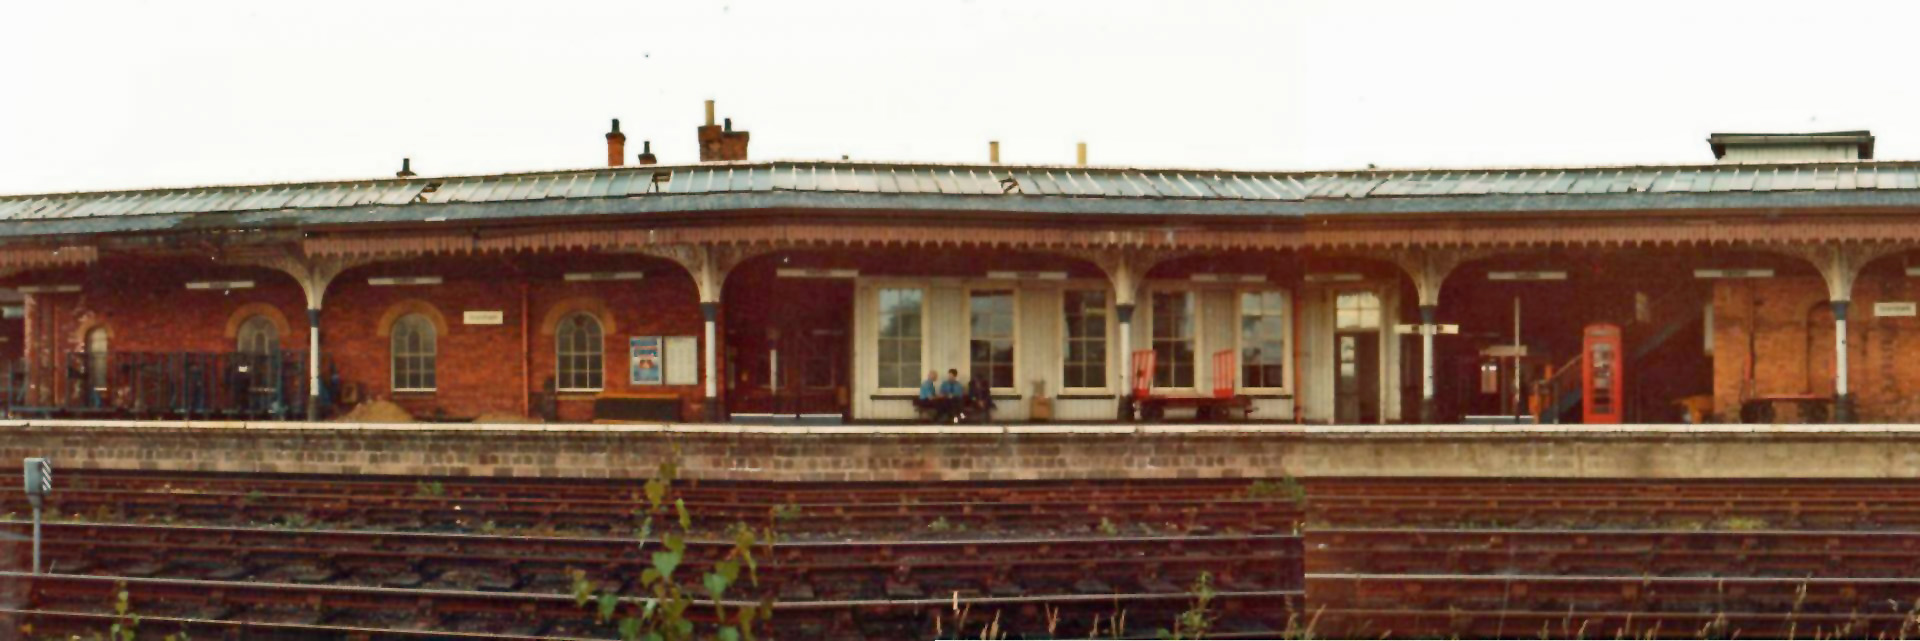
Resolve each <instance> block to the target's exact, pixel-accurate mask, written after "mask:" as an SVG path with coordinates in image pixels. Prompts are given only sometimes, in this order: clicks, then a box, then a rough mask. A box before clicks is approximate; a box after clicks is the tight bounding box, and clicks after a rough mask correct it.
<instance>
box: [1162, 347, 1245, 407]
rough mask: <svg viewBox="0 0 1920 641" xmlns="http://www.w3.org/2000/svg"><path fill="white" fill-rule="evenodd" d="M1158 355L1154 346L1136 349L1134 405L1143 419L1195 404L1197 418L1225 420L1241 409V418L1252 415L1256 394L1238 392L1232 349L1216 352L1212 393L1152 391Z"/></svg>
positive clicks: (1237, 374)
mask: <svg viewBox="0 0 1920 641" xmlns="http://www.w3.org/2000/svg"><path fill="white" fill-rule="evenodd" d="M1157 358H1158V356H1157V355H1156V354H1155V353H1154V351H1153V350H1150V349H1143V350H1140V351H1137V352H1134V353H1133V371H1134V377H1133V405H1134V407H1135V408H1138V410H1139V412H1140V418H1141V420H1149V421H1157V420H1162V419H1164V418H1166V415H1167V408H1169V407H1191V408H1193V417H1194V420H1200V421H1213V420H1226V419H1227V418H1228V417H1229V416H1232V413H1233V412H1239V413H1240V418H1241V419H1242V420H1244V419H1246V418H1248V417H1251V416H1252V415H1253V397H1250V396H1247V395H1244V394H1239V393H1236V388H1238V387H1239V385H1238V383H1239V373H1240V369H1239V367H1238V366H1237V364H1236V362H1235V360H1234V353H1233V350H1220V351H1218V352H1214V354H1213V394H1212V395H1211V396H1190V395H1164V394H1155V393H1153V368H1154V365H1156V364H1157V363H1156V359H1157Z"/></svg>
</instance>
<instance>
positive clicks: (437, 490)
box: [413, 481, 447, 498]
mask: <svg viewBox="0 0 1920 641" xmlns="http://www.w3.org/2000/svg"><path fill="white" fill-rule="evenodd" d="M413 495H414V496H418V497H426V498H437V497H442V496H446V495H447V486H445V485H442V484H441V483H440V482H439V481H421V482H419V483H415V484H414V487H413Z"/></svg>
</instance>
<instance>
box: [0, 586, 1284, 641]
mask: <svg viewBox="0 0 1920 641" xmlns="http://www.w3.org/2000/svg"><path fill="white" fill-rule="evenodd" d="M9 581H11V582H16V583H20V584H24V585H26V586H27V587H26V590H27V592H28V593H29V594H30V595H31V599H32V601H33V604H34V607H33V608H31V609H17V608H16V609H11V610H0V619H7V618H10V619H12V621H9V623H13V624H15V625H18V624H28V625H31V626H33V629H34V630H35V632H36V633H61V632H66V631H69V630H85V629H93V630H97V629H99V628H98V626H99V624H100V623H101V622H102V621H103V620H104V619H111V618H112V616H113V614H114V612H113V610H112V609H111V608H112V606H111V604H112V603H113V602H114V601H113V599H114V597H113V594H114V592H115V591H116V590H120V589H124V590H126V591H127V592H128V593H129V595H130V599H129V600H130V601H131V602H132V610H133V611H134V612H137V613H139V614H140V616H141V617H142V619H143V620H144V621H146V622H147V623H143V626H148V627H146V629H150V630H157V631H160V632H172V631H174V630H178V629H185V630H188V631H189V632H192V633H193V634H194V636H196V637H202V638H204V637H212V636H218V635H220V634H221V633H232V632H234V631H236V630H245V629H248V628H251V629H253V631H255V632H256V633H272V636H269V637H267V638H276V637H281V638H286V637H291V638H340V637H342V636H345V637H350V638H363V639H372V638H409V637H411V638H421V637H440V636H446V637H456V636H457V637H461V638H542V639H607V638H616V637H615V635H616V628H615V627H614V624H613V623H611V622H605V621H598V620H596V618H595V612H594V609H593V608H592V607H582V606H581V605H580V604H579V603H578V602H577V601H576V600H575V599H574V598H573V597H571V596H568V595H558V594H540V593H528V592H488V591H474V590H432V589H409V588H382V587H367V586H332V585H299V584H287V583H261V582H235V581H208V580H192V579H132V578H120V577H97V576H73V575H38V576H34V575H26V574H20V573H13V572H0V583H4V582H9ZM1300 598H1301V592H1300V590H1298V589H1297V588H1296V589H1291V590H1286V589H1258V590H1221V591H1219V592H1217V593H1216V596H1215V601H1214V604H1215V607H1216V608H1218V612H1219V613H1220V614H1221V616H1222V619H1221V623H1222V624H1223V625H1222V630H1223V631H1225V632H1228V633H1230V634H1232V635H1234V636H1243V637H1249V638H1251V637H1255V636H1259V635H1272V634H1274V633H1275V632H1277V631H1283V630H1284V629H1285V628H1284V626H1286V625H1288V622H1289V621H1290V620H1293V619H1294V618H1295V617H1296V616H1297V615H1298V614H1299V609H1298V608H1299V603H1300ZM1192 599H1193V595H1191V594H1189V593H1187V592H1185V591H1174V592H1152V591H1124V590H1119V591H1112V592H1103V593H1073V594H1049V595H1024V596H993V595H965V594H960V595H935V596H927V597H921V598H893V599H848V600H831V601H808V602H779V603H776V604H775V605H774V606H773V607H774V612H775V614H774V619H773V620H774V621H775V622H776V623H777V625H778V626H779V631H778V632H775V633H773V635H772V636H773V638H777V639H812V638H850V639H862V638H873V639H897V638H931V637H932V636H934V633H935V630H936V626H940V625H943V624H944V626H945V627H946V628H947V629H952V628H953V626H955V625H956V624H957V623H959V619H958V613H959V612H961V611H965V612H967V613H968V614H967V615H968V616H969V617H970V623H971V624H972V625H973V626H974V628H975V629H976V630H977V628H978V627H979V626H980V625H981V624H983V623H984V622H985V621H986V620H989V619H991V620H995V621H997V622H998V624H997V625H998V626H999V627H1000V629H1001V630H1004V631H1006V632H1008V633H1009V635H1010V637H1011V638H1021V637H1022V636H1026V635H1034V636H1040V635H1047V636H1053V635H1059V636H1070V635H1074V634H1082V633H1084V632H1086V631H1088V630H1089V629H1090V628H1092V627H1093V626H1094V625H1095V621H1096V617H1101V618H1105V619H1106V620H1109V621H1111V620H1112V618H1113V617H1114V616H1115V615H1116V613H1124V616H1125V617H1126V618H1127V619H1128V620H1131V621H1134V622H1136V623H1135V624H1134V625H1136V626H1140V628H1143V629H1139V630H1137V631H1136V632H1135V633H1134V634H1132V635H1128V636H1130V637H1133V638H1152V636H1153V633H1154V628H1153V625H1154V624H1152V623H1147V622H1165V621H1171V620H1172V619H1173V617H1174V615H1175V614H1177V613H1178V612H1179V611H1181V610H1184V609H1186V608H1187V607H1189V604H1190V603H1191V601H1192ZM625 602H626V603H629V604H630V603H633V602H634V601H633V600H632V599H630V598H629V599H626V600H625ZM712 603H713V602H712V601H698V602H696V604H695V607H694V608H692V609H691V610H689V612H692V613H694V616H696V617H702V616H706V614H705V613H706V612H708V610H707V609H706V608H707V607H709V606H711V605H712ZM723 603H724V604H725V605H727V606H729V607H742V606H747V607H750V606H752V605H754V603H755V602H753V601H745V600H741V601H724V602H723ZM936 620H938V621H939V623H936ZM156 622H157V623H156ZM977 633H978V632H977V631H976V632H975V634H977ZM1013 635H1019V636H1013ZM247 638H259V637H258V636H256V635H249V636H248V637H247ZM1029 638H1030V637H1029ZM1223 638H1230V637H1223Z"/></svg>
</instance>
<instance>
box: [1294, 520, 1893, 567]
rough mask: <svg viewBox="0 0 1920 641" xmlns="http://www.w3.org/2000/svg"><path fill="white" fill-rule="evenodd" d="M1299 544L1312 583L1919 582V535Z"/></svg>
mask: <svg viewBox="0 0 1920 641" xmlns="http://www.w3.org/2000/svg"><path fill="white" fill-rule="evenodd" d="M1306 544H1307V547H1308V548H1309V549H1310V550H1311V553H1310V554H1308V556H1307V570H1308V571H1309V572H1317V573H1374V574H1382V573H1403V574H1419V573H1459V574H1513V573H1531V574H1575V575H1597V576H1695V577H1698V576H1725V577H1764V578H1792V577H1833V578H1899V577H1915V576H1920V532H1916V531H1905V532H1862V531H1788V530H1734V531H1727V530H1722V531H1679V530H1572V531H1569V530H1517V529H1405V528H1393V529H1388V528H1380V529H1356V528H1327V529H1314V530H1309V531H1307V532H1306Z"/></svg>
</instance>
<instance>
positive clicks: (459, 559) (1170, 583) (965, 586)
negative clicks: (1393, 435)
mask: <svg viewBox="0 0 1920 641" xmlns="http://www.w3.org/2000/svg"><path fill="white" fill-rule="evenodd" d="M0 528H5V530H11V531H24V529H25V524H23V523H18V522H7V523H0ZM5 530H0V531H5ZM45 537H46V544H45V554H46V556H47V558H48V559H49V560H50V563H51V565H50V567H51V568H52V569H53V570H54V571H58V572H62V573H66V574H101V575H107V576H118V577H130V578H183V579H210V580H228V581H233V580H257V581H266V582H284V583H302V584H353V585H366V586H378V587H404V588H417V587H435V588H458V589H476V590H485V591H533V592H545V593H557V594H565V593H568V591H569V590H570V588H571V582H572V572H573V571H574V570H583V571H586V572H587V573H588V574H589V576H592V577H594V578H595V579H597V580H599V581H601V582H602V583H603V585H604V588H605V589H609V590H619V589H621V588H623V587H625V586H628V585H629V584H631V583H632V582H633V581H634V579H636V578H637V577H638V576H639V575H640V573H641V571H642V570H644V569H646V568H647V567H649V560H648V557H649V554H650V553H651V552H653V551H655V550H658V549H659V548H658V545H657V544H655V545H654V546H652V547H648V548H643V547H642V546H641V545H639V544H637V543H636V542H635V541H634V540H632V539H615V538H558V537H518V536H475V535H447V534H423V533H411V534H407V533H390V532H353V531H339V530H300V531H290V530H277V529H263V528H224V527H220V528H209V527H190V526H154V525H107V524H90V525H81V524H52V525H50V526H47V527H46V533H45ZM732 548H733V542H732V541H700V540H695V541H689V542H688V548H687V549H688V554H687V558H686V560H685V561H683V564H684V565H685V566H687V567H689V569H692V570H695V571H696V572H694V573H691V574H690V576H695V577H697V576H699V572H704V571H707V570H709V569H711V567H712V565H713V564H714V563H717V562H719V561H721V560H724V557H725V556H726V554H727V553H728V552H729V551H731V550H732ZM757 548H758V549H761V550H763V552H757V554H758V555H759V556H761V558H762V559H763V560H762V561H761V567H760V569H759V572H758V575H759V577H760V579H761V583H762V585H763V586H764V587H765V591H764V592H765V594H764V595H766V596H774V595H777V596H778V598H779V599H780V600H782V601H820V600H836V599H840V600H844V599H879V598H913V597H919V596H925V595H939V594H951V593H953V592H960V593H963V594H973V593H978V594H982V595H995V596H1021V595H1028V594H1058V593H1097V592H1103V591H1111V590H1115V589H1123V590H1132V589H1138V590H1147V591H1157V592H1173V591H1182V590H1184V589H1185V588H1186V586H1187V585H1189V584H1190V583H1191V582H1192V580H1193V579H1194V578H1195V577H1197V576H1198V575H1199V574H1200V573H1202V572H1207V573H1210V574H1212V575H1213V576H1214V577H1215V580H1216V582H1217V583H1218V584H1219V585H1220V586H1222V587H1223V588H1226V589H1242V588H1244V589H1249V590H1252V589H1294V590H1297V589H1300V587H1301V586H1300V584H1299V579H1298V578H1297V577H1298V575H1299V573H1300V567H1301V563H1302V559H1301V557H1302V550H1301V544H1300V539H1299V538H1298V537H1296V536H1291V535H1260V534H1236V535H1209V536H1161V537H1137V536H1096V537H1055V538H1047V539H1017V538H1016V539H1008V538H994V539H957V540H940V541H926V540H918V541H913V540H893V541H887V540H851V541H836V542H778V543H774V544H772V545H767V546H757Z"/></svg>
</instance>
